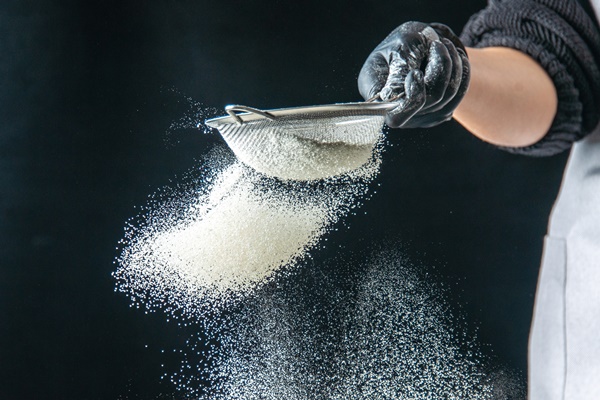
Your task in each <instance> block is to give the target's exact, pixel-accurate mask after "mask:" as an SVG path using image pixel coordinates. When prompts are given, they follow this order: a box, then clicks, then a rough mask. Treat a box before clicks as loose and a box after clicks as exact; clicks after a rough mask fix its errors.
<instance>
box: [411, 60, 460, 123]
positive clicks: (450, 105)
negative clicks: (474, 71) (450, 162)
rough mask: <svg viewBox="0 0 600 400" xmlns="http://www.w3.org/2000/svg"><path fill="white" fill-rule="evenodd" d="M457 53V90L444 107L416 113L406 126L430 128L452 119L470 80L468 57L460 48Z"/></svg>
mask: <svg viewBox="0 0 600 400" xmlns="http://www.w3.org/2000/svg"><path fill="white" fill-rule="evenodd" d="M457 53H458V55H459V57H460V59H461V64H462V74H461V80H460V84H459V87H458V91H457V92H456V94H455V95H454V97H452V98H451V99H450V100H449V101H448V102H447V103H446V105H444V107H442V108H441V109H440V110H438V111H436V112H431V113H429V114H422V115H416V116H414V117H413V118H411V119H410V121H408V123H407V124H406V125H405V126H404V127H406V128H413V127H420V128H430V127H432V126H435V125H438V124H440V123H442V122H444V121H448V120H450V119H452V113H453V112H454V110H455V109H456V107H457V106H458V104H459V103H460V102H461V100H462V99H463V97H464V95H465V93H466V92H467V90H468V88H469V80H470V64H469V59H468V58H467V55H466V53H465V52H463V51H462V50H461V49H457Z"/></svg>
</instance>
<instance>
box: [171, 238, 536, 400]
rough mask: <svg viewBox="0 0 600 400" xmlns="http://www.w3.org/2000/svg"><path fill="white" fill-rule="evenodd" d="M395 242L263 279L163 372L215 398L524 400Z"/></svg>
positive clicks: (198, 394) (192, 391) (189, 391)
mask: <svg viewBox="0 0 600 400" xmlns="http://www.w3.org/2000/svg"><path fill="white" fill-rule="evenodd" d="M397 247H398V245H394V246H390V248H388V249H381V248H379V249H378V250H377V251H376V252H375V253H374V255H366V256H364V255H363V256H361V255H355V256H350V257H349V256H345V257H336V259H334V260H330V262H331V263H332V264H333V265H327V264H328V263H327V262H325V263H323V264H321V265H319V266H317V265H314V264H313V265H305V268H303V269H302V270H299V272H298V274H296V275H294V276H293V279H285V280H283V279H282V280H281V281H280V282H279V284H278V285H274V286H272V287H265V288H263V289H261V290H260V291H259V292H258V293H257V294H256V295H255V296H253V297H251V298H248V299H246V301H245V302H244V305H243V307H238V308H233V309H232V310H231V313H230V314H228V316H227V317H223V318H221V319H220V321H219V324H218V327H216V328H214V329H213V330H212V335H213V339H214V340H213V341H212V342H213V343H214V345H213V346H211V347H209V348H206V347H204V350H199V348H202V343H205V342H206V341H207V338H206V337H205V335H206V332H203V333H202V335H197V336H192V337H191V338H190V339H189V340H188V341H187V344H186V348H185V350H184V353H185V357H184V358H183V360H182V362H181V365H180V368H179V370H178V371H177V372H170V373H166V375H165V377H166V378H168V379H170V380H171V381H172V382H173V383H174V384H175V385H177V387H178V388H179V389H180V390H181V391H182V392H184V393H185V394H186V396H188V397H190V398H201V399H215V400H220V399H244V400H252V399H273V400H275V399H290V400H296V399H297V400H305V399H340V400H342V399H344V400H367V399H369V400H370V399H390V400H392V399H393V400H395V399H411V400H412V399H457V400H458V399H476V400H481V399H490V400H492V399H493V400H509V399H513V400H516V399H524V397H525V394H524V386H523V383H522V382H521V381H520V380H519V379H518V377H517V375H516V374H514V373H511V372H510V371H506V370H504V369H502V368H499V367H498V366H494V364H493V362H492V360H490V359H489V358H486V357H484V356H483V355H482V353H481V352H480V350H479V347H478V344H477V342H476V339H475V337H474V336H472V335H473V334H472V333H471V335H469V334H468V332H469V329H468V328H467V327H466V326H465V324H464V323H461V320H460V319H459V318H457V317H456V315H455V314H454V313H453V312H452V308H451V307H450V305H449V304H448V302H447V300H445V297H444V293H445V292H444V291H445V289H444V288H443V287H441V286H440V285H439V284H436V283H435V279H434V278H433V277H432V276H431V275H430V274H429V273H427V272H425V271H427V270H429V269H428V268H426V267H425V266H423V265H417V264H414V263H412V262H410V261H409V260H407V259H406V258H405V257H404V256H403V255H402V253H401V252H400V251H398V250H392V249H393V248H397ZM201 336H202V337H201ZM216 343H218V345H217V344H216Z"/></svg>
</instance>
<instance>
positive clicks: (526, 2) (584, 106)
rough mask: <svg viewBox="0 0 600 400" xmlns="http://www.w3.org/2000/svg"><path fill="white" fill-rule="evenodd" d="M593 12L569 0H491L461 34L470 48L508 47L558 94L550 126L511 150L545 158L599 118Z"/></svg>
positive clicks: (599, 45) (598, 37) (599, 54)
mask: <svg viewBox="0 0 600 400" xmlns="http://www.w3.org/2000/svg"><path fill="white" fill-rule="evenodd" d="M593 18H594V17H593V16H590V15H588V14H587V13H586V12H585V11H584V9H583V8H582V7H581V6H580V5H579V3H578V2H577V1H575V0H538V1H533V0H491V1H490V2H489V4H488V6H487V8H485V9H484V10H482V11H480V12H479V13H477V14H475V15H473V16H472V17H471V19H470V20H469V22H468V23H467V25H466V26H465V29H464V31H463V33H462V35H461V40H462V41H463V43H464V44H465V45H466V46H470V47H478V48H481V47H491V46H503V47H511V48H514V49H517V50H520V51H523V52H524V53H526V54H528V55H529V56H531V57H533V58H534V59H535V60H537V62H538V63H540V65H541V66H542V67H543V68H544V69H545V70H546V71H547V72H548V74H549V75H550V77H551V78H552V80H553V81H554V85H555V87H556V90H557V94H558V110H557V113H556V116H555V118H554V121H553V124H552V127H551V128H550V130H549V131H548V133H547V134H546V136H545V137H544V138H542V139H541V140H540V141H539V142H537V143H535V144H533V145H531V146H527V147H510V148H507V147H503V148H504V149H505V150H508V151H511V152H513V153H520V154H527V155H533V156H549V155H553V154H556V153H559V152H562V151H564V150H566V149H568V148H569V147H571V144H572V143H573V142H575V141H577V140H579V139H581V138H583V137H584V136H585V135H587V134H588V133H590V132H591V131H592V130H593V129H594V128H595V127H596V125H597V124H598V121H599V119H600V69H599V61H600V33H599V32H598V29H597V28H596V25H595V21H594V19H593Z"/></svg>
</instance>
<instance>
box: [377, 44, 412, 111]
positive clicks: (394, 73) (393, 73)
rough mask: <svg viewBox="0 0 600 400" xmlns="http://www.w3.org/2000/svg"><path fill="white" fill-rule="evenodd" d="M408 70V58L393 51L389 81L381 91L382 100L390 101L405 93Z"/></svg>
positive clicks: (391, 53)
mask: <svg viewBox="0 0 600 400" xmlns="http://www.w3.org/2000/svg"><path fill="white" fill-rule="evenodd" d="M408 72H409V69H408V66H407V63H406V60H405V59H404V58H403V57H402V56H401V55H400V53H398V52H397V51H391V52H390V60H389V72H388V77H387V81H386V82H385V86H384V87H383V88H382V89H381V92H380V93H379V97H380V98H381V100H383V101H389V100H391V99H393V98H396V97H398V96H399V95H400V94H401V93H404V80H405V79H406V75H408Z"/></svg>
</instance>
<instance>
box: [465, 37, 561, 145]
mask: <svg viewBox="0 0 600 400" xmlns="http://www.w3.org/2000/svg"><path fill="white" fill-rule="evenodd" d="M467 53H468V55H469V62H470V64H471V81H470V84H469V89H468V90H467V93H466V95H465V97H464V98H463V100H462V101H461V103H460V105H459V106H458V107H457V108H456V110H455V111H454V119H456V120H457V121H458V122H459V123H460V124H461V125H463V126H464V127H465V128H466V129H467V130H468V131H470V132H471V133H472V134H474V135H475V136H477V137H479V138H480V139H482V140H485V141H487V142H489V143H492V144H495V145H500V146H511V147H523V146H528V145H531V144H534V143H535V142H537V141H539V140H540V139H541V138H542V137H544V135H545V134H546V133H547V132H548V129H549V128H550V126H551V125H552V121H553V119H554V116H555V114H556V107H557V103H558V100H557V95H556V89H555V87H554V84H553V82H552V80H551V79H550V77H549V76H548V74H547V73H546V71H545V70H544V69H543V68H542V67H541V66H540V65H539V64H538V63H537V62H536V61H535V60H533V59H532V58H531V57H529V56H528V55H526V54H524V53H522V52H520V51H518V50H514V49H510V48H506V47H488V48H483V49H474V48H468V49H467Z"/></svg>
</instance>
